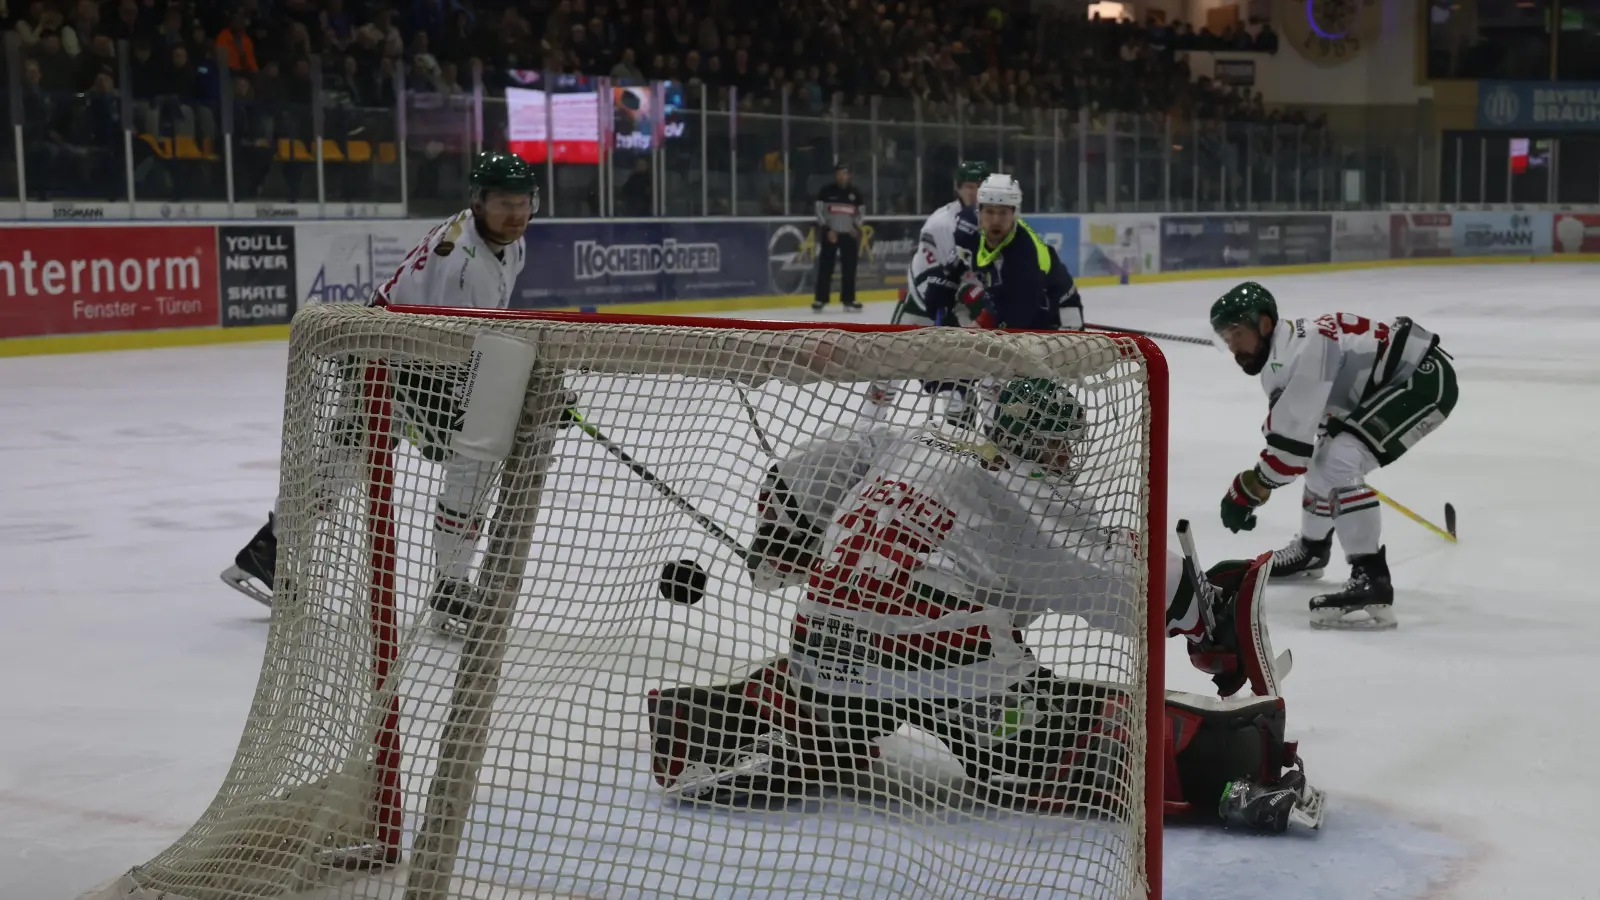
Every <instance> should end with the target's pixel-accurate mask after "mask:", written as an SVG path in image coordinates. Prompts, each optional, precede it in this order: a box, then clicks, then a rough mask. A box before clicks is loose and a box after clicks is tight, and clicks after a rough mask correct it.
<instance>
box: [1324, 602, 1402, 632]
mask: <svg viewBox="0 0 1600 900" xmlns="http://www.w3.org/2000/svg"><path fill="white" fill-rule="evenodd" d="M1352 616H1354V617H1355V618H1351V617H1352ZM1311 627H1312V628H1314V629H1316V630H1318V631H1392V630H1393V629H1395V628H1399V627H1400V623H1399V622H1397V621H1395V618H1394V609H1393V607H1388V606H1365V607H1357V608H1355V609H1325V610H1312V611H1311Z"/></svg>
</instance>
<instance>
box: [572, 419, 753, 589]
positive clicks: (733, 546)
mask: <svg viewBox="0 0 1600 900" xmlns="http://www.w3.org/2000/svg"><path fill="white" fill-rule="evenodd" d="M561 417H562V420H563V421H565V422H566V423H567V424H569V425H573V426H576V427H577V428H578V429H579V430H580V431H582V432H583V433H584V434H587V435H588V436H589V437H591V438H594V440H595V442H596V443H598V444H599V445H600V446H602V447H604V448H605V449H606V452H607V453H610V454H611V455H612V456H615V457H616V458H617V461H618V462H620V463H622V464H623V465H625V466H627V467H628V469H629V470H631V471H632V472H633V474H635V475H637V476H639V478H640V479H641V480H643V481H644V483H645V484H648V485H650V487H652V488H654V489H655V492H656V493H658V494H660V495H661V496H662V497H665V498H666V499H667V500H670V501H671V502H672V504H673V505H674V506H676V507H678V509H680V510H682V511H683V513H684V514H685V515H687V516H688V517H689V518H691V519H693V520H694V521H695V524H697V525H699V526H700V527H701V528H704V529H705V530H706V532H707V533H708V534H710V535H711V536H712V537H714V538H716V539H717V540H718V541H719V542H721V543H722V545H723V546H725V547H727V548H728V549H729V550H731V551H733V553H734V555H735V556H737V557H739V561H740V562H742V563H744V564H745V565H747V566H748V565H749V562H750V551H748V550H746V549H745V548H744V545H743V544H741V543H739V539H738V538H735V537H734V536H733V535H731V534H729V533H728V532H727V529H725V528H723V527H722V526H721V525H718V524H717V523H716V521H715V520H713V519H712V518H711V517H710V516H708V515H706V514H705V513H703V512H701V511H700V510H699V509H697V508H695V505H694V504H693V503H690V502H689V501H688V500H686V499H684V496H683V495H682V494H680V493H678V492H677V491H675V490H673V489H672V486H671V485H669V484H667V483H666V482H664V481H662V480H661V479H660V478H657V477H656V474H655V473H654V472H652V471H650V469H649V468H648V467H646V466H645V464H644V463H641V462H639V461H638V460H636V459H634V458H633V456H632V455H631V454H629V453H628V451H626V450H624V449H622V447H620V446H618V445H617V443H616V442H615V441H613V440H611V439H610V438H609V437H606V435H605V433H604V432H602V431H601V430H600V429H598V428H596V427H595V426H593V425H591V424H589V422H588V421H586V420H585V419H584V418H583V416H582V415H580V414H579V413H578V411H577V410H575V409H572V408H570V407H569V408H567V409H565V410H562V412H561Z"/></svg>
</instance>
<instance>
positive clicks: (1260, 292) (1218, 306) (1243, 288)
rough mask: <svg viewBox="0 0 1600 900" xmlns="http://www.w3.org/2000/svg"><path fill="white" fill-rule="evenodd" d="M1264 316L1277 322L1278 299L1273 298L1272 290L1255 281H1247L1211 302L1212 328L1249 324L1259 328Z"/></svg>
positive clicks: (1218, 329)
mask: <svg viewBox="0 0 1600 900" xmlns="http://www.w3.org/2000/svg"><path fill="white" fill-rule="evenodd" d="M1262 316H1267V317H1269V318H1271V319H1272V321H1273V322H1274V323H1276V322H1277V321H1278V301H1277V300H1274V299H1273V298H1272V292H1271V291H1269V290H1267V289H1266V288H1264V287H1262V286H1261V285H1259V284H1256V283H1255V282H1254V281H1246V282H1245V283H1243V284H1241V285H1239V286H1237V287H1235V288H1234V289H1233V290H1230V291H1228V292H1227V293H1226V294H1223V295H1222V296H1221V297H1219V298H1217V302H1215V303H1213V304H1211V330H1212V331H1221V330H1222V329H1224V328H1227V327H1228V326H1229V325H1248V326H1249V327H1251V328H1252V329H1259V328H1260V324H1261V317H1262Z"/></svg>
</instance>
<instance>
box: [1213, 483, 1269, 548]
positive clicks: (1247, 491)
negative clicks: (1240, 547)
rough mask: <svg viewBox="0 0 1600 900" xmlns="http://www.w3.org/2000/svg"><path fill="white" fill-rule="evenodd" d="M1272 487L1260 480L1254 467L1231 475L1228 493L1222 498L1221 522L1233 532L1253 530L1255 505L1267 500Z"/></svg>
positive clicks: (1254, 525)
mask: <svg viewBox="0 0 1600 900" xmlns="http://www.w3.org/2000/svg"><path fill="white" fill-rule="evenodd" d="M1271 496H1272V488H1270V487H1268V486H1267V485H1266V484H1265V483H1263V482H1262V480H1261V476H1260V475H1257V474H1256V470H1255V469H1246V470H1245V471H1243V472H1240V473H1239V474H1238V475H1235V476H1234V477H1233V484H1231V485H1229V486H1228V493H1227V495H1226V496H1224V497H1223V498H1222V524H1223V525H1224V526H1225V527H1226V528H1227V529H1228V530H1229V531H1232V532H1234V533H1235V534H1237V533H1239V532H1240V531H1254V530H1255V527H1256V507H1258V506H1260V505H1261V504H1263V503H1265V502H1267V499H1268V498H1269V497H1271Z"/></svg>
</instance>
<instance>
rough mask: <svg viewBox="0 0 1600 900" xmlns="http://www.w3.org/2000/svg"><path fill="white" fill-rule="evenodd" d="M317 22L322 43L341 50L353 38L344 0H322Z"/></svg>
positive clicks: (352, 26) (351, 25)
mask: <svg viewBox="0 0 1600 900" xmlns="http://www.w3.org/2000/svg"><path fill="white" fill-rule="evenodd" d="M318 23H319V24H320V25H321V26H322V40H323V43H324V44H325V45H327V46H328V47H330V48H332V49H336V50H343V49H344V48H346V47H348V46H350V42H351V41H352V40H354V39H355V30H356V29H355V25H354V23H352V22H351V21H350V16H349V14H348V13H346V12H345V11H344V0H324V6H323V9H322V12H321V13H320V14H318ZM247 90H248V89H247Z"/></svg>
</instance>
